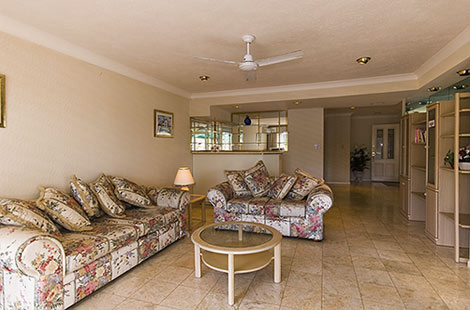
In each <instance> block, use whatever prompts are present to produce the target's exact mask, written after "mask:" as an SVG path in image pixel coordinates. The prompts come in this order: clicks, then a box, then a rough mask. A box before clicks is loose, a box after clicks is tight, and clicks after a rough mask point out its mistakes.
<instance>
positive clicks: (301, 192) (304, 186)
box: [286, 168, 325, 200]
mask: <svg viewBox="0 0 470 310" xmlns="http://www.w3.org/2000/svg"><path fill="white" fill-rule="evenodd" d="M295 174H296V175H297V180H296V181H295V183H294V185H293V186H292V188H291V190H290V191H289V193H288V194H287V196H286V198H287V199H290V200H302V199H304V198H305V196H307V195H308V194H309V193H310V192H311V191H312V190H313V189H314V188H315V187H317V186H319V185H322V184H323V183H325V181H324V180H323V179H320V178H315V177H314V176H312V175H310V174H309V173H308V172H305V171H303V170H302V169H299V168H297V169H296V170H295Z"/></svg>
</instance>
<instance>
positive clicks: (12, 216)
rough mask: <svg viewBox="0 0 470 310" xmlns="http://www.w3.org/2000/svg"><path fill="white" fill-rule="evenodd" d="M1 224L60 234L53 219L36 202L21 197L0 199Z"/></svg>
mask: <svg viewBox="0 0 470 310" xmlns="http://www.w3.org/2000/svg"><path fill="white" fill-rule="evenodd" d="M0 224H4V225H12V226H23V227H27V228H31V229H39V230H42V231H44V232H46V233H49V234H52V235H60V232H59V229H58V228H57V226H56V225H55V224H54V222H52V221H51V219H50V218H49V217H48V216H47V215H46V214H44V213H43V212H42V211H41V210H39V209H38V208H37V206H36V204H35V203H34V202H31V201H26V200H20V199H0Z"/></svg>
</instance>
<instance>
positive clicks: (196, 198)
mask: <svg viewBox="0 0 470 310" xmlns="http://www.w3.org/2000/svg"><path fill="white" fill-rule="evenodd" d="M205 199H206V195H200V194H191V198H190V200H189V208H188V231H191V230H192V224H191V222H192V219H193V215H192V214H193V212H192V208H193V206H195V205H196V204H198V203H200V204H201V221H202V224H201V225H204V224H205V223H206V206H205V204H204V200H205Z"/></svg>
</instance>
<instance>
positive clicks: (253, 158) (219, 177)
mask: <svg viewBox="0 0 470 310" xmlns="http://www.w3.org/2000/svg"><path fill="white" fill-rule="evenodd" d="M280 156H281V155H279V154H262V153H258V154H194V155H193V176H194V180H195V181H196V184H194V186H193V191H194V193H198V194H205V193H207V190H208V189H209V188H211V187H212V186H214V185H217V184H219V183H221V182H224V181H226V180H227V178H226V177H225V174H224V171H225V170H245V169H248V168H251V167H253V166H254V165H255V164H256V163H257V162H258V160H262V161H263V162H264V163H265V165H266V167H267V168H268V171H269V174H270V175H272V176H278V175H279V174H280V172H281V169H282V167H281V161H280Z"/></svg>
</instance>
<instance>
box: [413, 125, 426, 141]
mask: <svg viewBox="0 0 470 310" xmlns="http://www.w3.org/2000/svg"><path fill="white" fill-rule="evenodd" d="M415 143H416V144H426V130H425V129H421V128H418V129H416V133H415Z"/></svg>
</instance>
